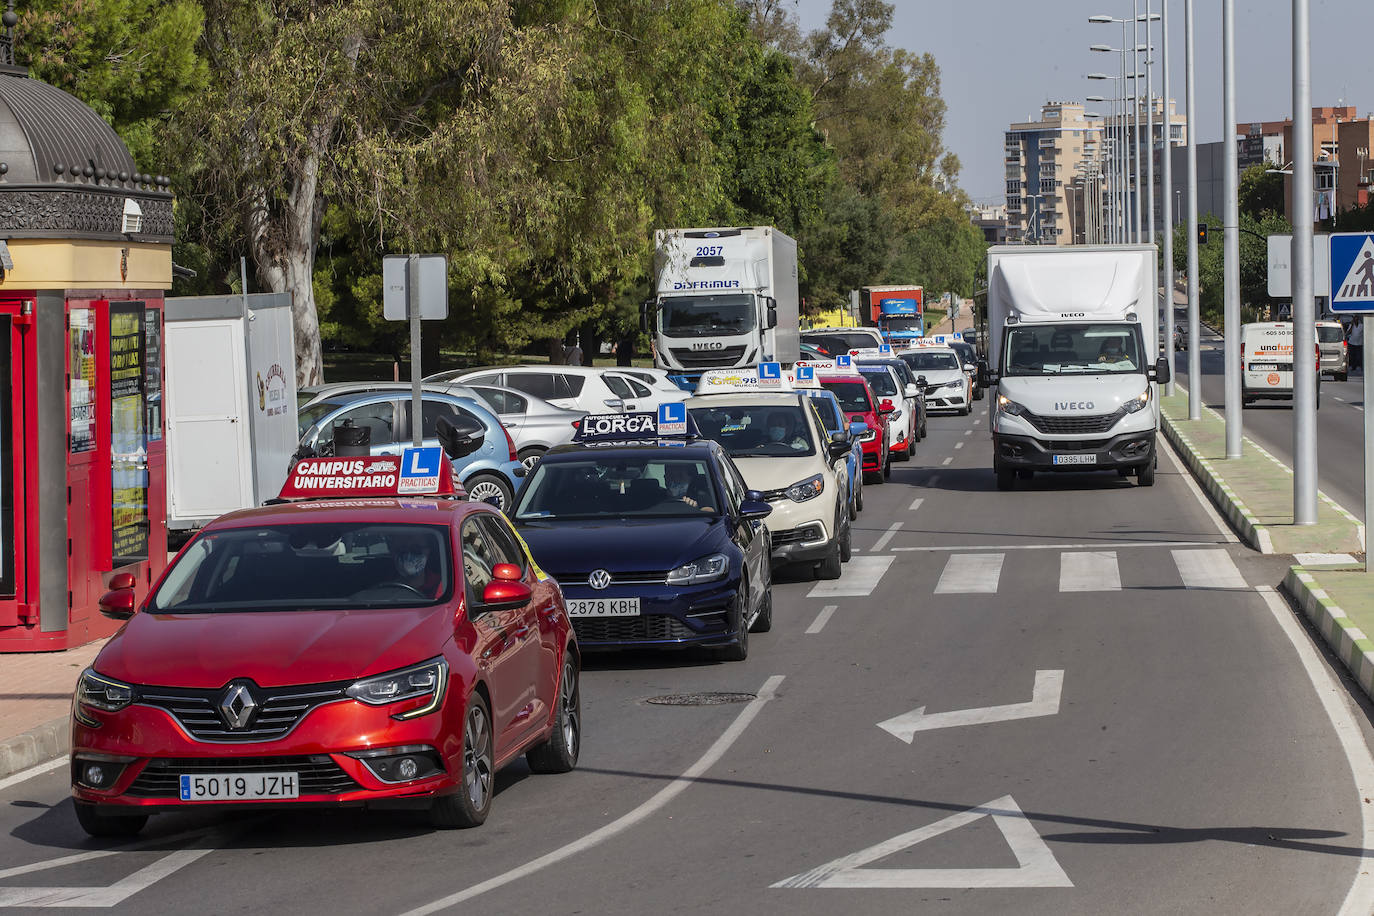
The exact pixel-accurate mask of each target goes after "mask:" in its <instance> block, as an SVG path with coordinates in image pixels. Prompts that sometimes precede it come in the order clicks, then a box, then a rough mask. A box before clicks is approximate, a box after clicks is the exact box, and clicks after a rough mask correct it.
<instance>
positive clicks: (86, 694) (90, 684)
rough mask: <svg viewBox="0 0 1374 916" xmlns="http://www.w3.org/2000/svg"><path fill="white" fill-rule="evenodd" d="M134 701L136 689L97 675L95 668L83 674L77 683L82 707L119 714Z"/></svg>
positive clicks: (78, 697)
mask: <svg viewBox="0 0 1374 916" xmlns="http://www.w3.org/2000/svg"><path fill="white" fill-rule="evenodd" d="M133 700H134V688H133V687H132V686H130V685H129V684H126V683H124V682H123V681H116V680H115V679H114V678H109V677H105V676H104V675H100V674H96V673H95V669H94V668H87V669H86V670H85V671H83V672H81V678H80V680H78V681H77V682H76V701H77V703H78V704H80V705H81V706H89V707H91V708H92V709H99V710H103V711H104V712H119V711H120V710H121V709H123V708H124V707H125V706H128V705H129V704H130V703H132V702H133Z"/></svg>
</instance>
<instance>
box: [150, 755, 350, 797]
mask: <svg viewBox="0 0 1374 916" xmlns="http://www.w3.org/2000/svg"><path fill="white" fill-rule="evenodd" d="M183 773H190V774H196V773H230V774H242V773H296V774H298V778H299V779H300V794H301V795H342V794H343V793H345V792H354V791H357V790H358V789H361V788H362V786H360V785H358V784H357V783H356V782H354V781H353V778H352V777H351V776H349V775H348V774H347V773H345V772H344V771H343V770H342V769H340V768H339V765H338V764H337V763H335V762H334V760H333V758H332V757H330V756H328V755H327V754H312V755H311V756H309V757H156V758H154V759H152V760H150V761H148V765H147V766H146V767H144V768H143V772H142V773H139V774H138V777H137V778H135V779H134V781H133V783H132V784H131V785H130V786H129V789H128V791H127V792H126V793H125V794H126V795H132V796H134V797H135V798H180V797H181V774H183Z"/></svg>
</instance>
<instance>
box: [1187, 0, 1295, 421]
mask: <svg viewBox="0 0 1374 916" xmlns="http://www.w3.org/2000/svg"><path fill="white" fill-rule="evenodd" d="M1183 73H1184V87H1185V88H1184V90H1183V91H1184V95H1185V97H1186V99H1187V101H1186V102H1185V103H1184V104H1185V105H1187V107H1188V419H1189V420H1201V419H1202V351H1201V348H1200V346H1199V341H1198V337H1199V332H1200V331H1201V327H1200V322H1199V318H1198V288H1197V131H1196V130H1194V128H1195V127H1196V126H1197V104H1196V102H1197V92H1196V86H1195V85H1194V84H1195V83H1196V82H1197V80H1196V79H1194V75H1193V74H1194V70H1193V0H1183ZM1297 133H1298V131H1294V134H1297Z"/></svg>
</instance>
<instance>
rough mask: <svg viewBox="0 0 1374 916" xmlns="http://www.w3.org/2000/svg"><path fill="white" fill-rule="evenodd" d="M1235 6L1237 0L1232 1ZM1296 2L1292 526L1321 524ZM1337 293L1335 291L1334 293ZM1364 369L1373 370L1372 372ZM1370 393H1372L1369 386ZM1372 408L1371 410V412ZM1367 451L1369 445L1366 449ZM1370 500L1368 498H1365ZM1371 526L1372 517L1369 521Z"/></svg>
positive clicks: (1303, 71)
mask: <svg viewBox="0 0 1374 916" xmlns="http://www.w3.org/2000/svg"><path fill="white" fill-rule="evenodd" d="M1228 2H1234V0H1228ZM1309 22H1310V16H1309V7H1308V0H1293V253H1292V256H1291V259H1292V264H1293V523H1294V524H1295V525H1315V524H1316V523H1317V366H1316V361H1315V360H1314V359H1313V358H1312V354H1313V353H1314V352H1315V350H1316V346H1317V342H1316V336H1317V316H1316V308H1315V303H1314V302H1313V299H1312V288H1313V278H1312V216H1313V210H1312V82H1311V77H1312V63H1311V53H1312V44H1311V38H1310V35H1309V31H1308V28H1309ZM1332 292H1333V293H1334V292H1335V290H1334V289H1333V290H1332ZM1365 371H1368V370H1367V369H1366V370H1365ZM1365 390H1366V391H1368V390H1369V386H1368V384H1366V385H1365ZM1366 409H1367V408H1366ZM1366 447H1367V446H1366ZM1366 499H1367V498H1366ZM1365 523H1366V524H1368V519H1366V522H1365Z"/></svg>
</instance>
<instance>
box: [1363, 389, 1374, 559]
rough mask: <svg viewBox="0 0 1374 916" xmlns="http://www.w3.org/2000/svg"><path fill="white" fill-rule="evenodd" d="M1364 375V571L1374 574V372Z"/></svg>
mask: <svg viewBox="0 0 1374 916" xmlns="http://www.w3.org/2000/svg"><path fill="white" fill-rule="evenodd" d="M1361 375H1363V376H1364V403H1365V411H1364V571H1365V573H1367V574H1374V565H1372V564H1370V562H1369V520H1370V519H1371V518H1374V417H1371V416H1370V415H1369V406H1368V405H1370V404H1374V373H1371V372H1370V371H1369V370H1368V369H1363V370H1361Z"/></svg>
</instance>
